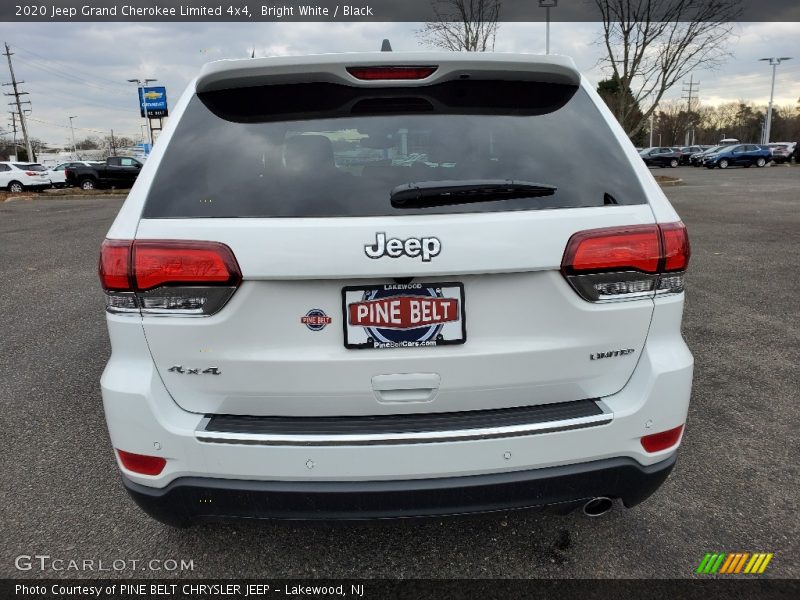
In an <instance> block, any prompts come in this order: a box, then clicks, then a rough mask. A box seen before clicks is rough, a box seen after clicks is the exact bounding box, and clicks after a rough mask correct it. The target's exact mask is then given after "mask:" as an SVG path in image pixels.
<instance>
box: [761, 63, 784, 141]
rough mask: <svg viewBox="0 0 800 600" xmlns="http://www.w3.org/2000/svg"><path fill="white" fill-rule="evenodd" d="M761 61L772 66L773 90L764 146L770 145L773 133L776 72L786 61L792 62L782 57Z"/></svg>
mask: <svg viewBox="0 0 800 600" xmlns="http://www.w3.org/2000/svg"><path fill="white" fill-rule="evenodd" d="M758 60H760V61H769V64H770V65H771V66H772V89H771V91H770V93H769V109H768V110H767V126H766V128H765V130H764V139H763V140H762V141H761V142H762V143H763V144H769V139H770V134H771V133H772V102H773V100H774V98H775V71H776V70H777V68H778V65H779V64H781V62H783V61H784V60H792V57H791V56H781V57H778V58H776V57H774V56H773V57H771V58H759V59H758Z"/></svg>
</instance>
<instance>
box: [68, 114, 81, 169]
mask: <svg viewBox="0 0 800 600" xmlns="http://www.w3.org/2000/svg"><path fill="white" fill-rule="evenodd" d="M77 118H78V115H73V116H71V117H69V130H70V132H71V133H72V154H73V155H75V157H77V158H80V157H78V148H77V147H76V146H75V129H74V128H73V127H72V119H77Z"/></svg>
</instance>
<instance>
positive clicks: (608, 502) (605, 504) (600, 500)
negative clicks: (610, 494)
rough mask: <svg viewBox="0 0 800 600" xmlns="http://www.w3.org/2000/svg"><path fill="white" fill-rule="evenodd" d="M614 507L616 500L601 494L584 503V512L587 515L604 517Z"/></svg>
mask: <svg viewBox="0 0 800 600" xmlns="http://www.w3.org/2000/svg"><path fill="white" fill-rule="evenodd" d="M612 508H614V501H613V500H612V499H611V498H606V497H605V496H599V497H597V498H592V499H591V500H589V501H588V502H587V503H586V504H584V505H583V514H585V515H586V516H587V517H602V516H603V515H604V514H606V513H607V512H608V511H610V510H611V509H612Z"/></svg>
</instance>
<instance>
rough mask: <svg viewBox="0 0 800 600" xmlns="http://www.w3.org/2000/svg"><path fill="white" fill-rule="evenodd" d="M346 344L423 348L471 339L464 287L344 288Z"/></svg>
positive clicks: (385, 347)
mask: <svg viewBox="0 0 800 600" xmlns="http://www.w3.org/2000/svg"><path fill="white" fill-rule="evenodd" d="M342 310H343V313H344V319H343V322H344V345H345V348H352V349H368V348H369V349H388V348H424V347H432V346H444V345H448V344H463V343H464V342H465V341H466V340H467V326H466V321H465V318H464V285H463V284H462V283H455V282H448V283H409V284H403V283H388V284H385V285H366V286H364V285H359V286H348V287H345V288H343V289H342Z"/></svg>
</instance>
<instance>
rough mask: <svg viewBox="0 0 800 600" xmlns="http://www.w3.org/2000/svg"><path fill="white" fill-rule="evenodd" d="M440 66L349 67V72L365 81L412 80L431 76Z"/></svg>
mask: <svg viewBox="0 0 800 600" xmlns="http://www.w3.org/2000/svg"><path fill="white" fill-rule="evenodd" d="M438 68H439V67H434V66H396V67H347V72H348V73H350V75H352V76H353V77H355V78H356V79H361V80H364V81H376V80H379V79H383V80H411V79H425V78H426V77H430V76H431V75H433V73H434V72H435V71H436V69H438Z"/></svg>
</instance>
